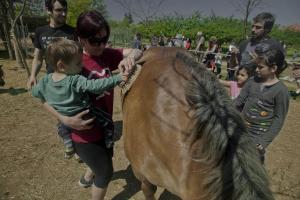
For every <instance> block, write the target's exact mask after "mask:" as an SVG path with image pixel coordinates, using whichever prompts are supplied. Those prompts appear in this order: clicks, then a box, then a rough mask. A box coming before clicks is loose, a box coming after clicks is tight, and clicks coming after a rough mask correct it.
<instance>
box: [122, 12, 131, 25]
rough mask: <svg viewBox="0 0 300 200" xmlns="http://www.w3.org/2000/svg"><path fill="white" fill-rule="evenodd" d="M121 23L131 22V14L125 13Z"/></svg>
mask: <svg viewBox="0 0 300 200" xmlns="http://www.w3.org/2000/svg"><path fill="white" fill-rule="evenodd" d="M123 23H125V24H127V25H129V24H132V23H133V19H132V15H131V13H125V15H124V18H123Z"/></svg>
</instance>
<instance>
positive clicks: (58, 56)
mask: <svg viewBox="0 0 300 200" xmlns="http://www.w3.org/2000/svg"><path fill="white" fill-rule="evenodd" d="M81 52H82V49H81V47H80V46H79V44H78V43H77V42H75V41H73V40H68V39H65V38H54V39H53V40H52V42H51V44H50V45H49V46H48V47H47V49H46V60H47V63H48V64H49V65H50V67H52V69H56V68H57V62H58V61H59V60H61V61H62V62H64V63H66V64H69V63H70V62H71V61H72V60H73V59H74V57H76V56H80V54H81Z"/></svg>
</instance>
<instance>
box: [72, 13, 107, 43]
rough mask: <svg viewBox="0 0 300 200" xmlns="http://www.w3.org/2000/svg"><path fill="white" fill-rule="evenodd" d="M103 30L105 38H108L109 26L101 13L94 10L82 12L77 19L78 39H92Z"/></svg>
mask: <svg viewBox="0 0 300 200" xmlns="http://www.w3.org/2000/svg"><path fill="white" fill-rule="evenodd" d="M103 29H105V30H106V32H107V38H109V35H110V28H109V25H108V23H107V21H106V20H105V18H104V17H103V16H102V15H101V13H99V12H98V11H96V10H91V11H86V12H83V13H81V14H80V15H79V17H78V18H77V26H76V35H77V36H78V37H80V38H89V37H93V36H95V35H97V34H98V33H99V32H100V31H101V30H103Z"/></svg>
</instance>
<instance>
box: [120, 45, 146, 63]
mask: <svg viewBox="0 0 300 200" xmlns="http://www.w3.org/2000/svg"><path fill="white" fill-rule="evenodd" d="M142 55H143V52H142V51H141V50H139V49H128V48H127V49H123V57H124V58H133V59H134V60H135V61H136V60H138V59H140V58H141V57H142Z"/></svg>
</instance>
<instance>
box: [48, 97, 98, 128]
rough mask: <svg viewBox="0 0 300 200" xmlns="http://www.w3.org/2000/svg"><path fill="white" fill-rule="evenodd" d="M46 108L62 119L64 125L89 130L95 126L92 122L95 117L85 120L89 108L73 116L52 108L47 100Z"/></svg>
mask: <svg viewBox="0 0 300 200" xmlns="http://www.w3.org/2000/svg"><path fill="white" fill-rule="evenodd" d="M43 106H44V108H45V109H46V110H47V111H48V112H49V113H51V114H52V115H53V116H54V117H56V118H57V119H58V120H59V121H61V122H62V123H63V124H64V125H66V126H68V127H70V128H72V129H76V130H87V129H91V128H92V127H93V124H92V122H93V121H94V120H95V118H91V119H88V120H83V119H82V117H83V116H84V115H86V114H87V113H88V112H89V110H85V111H82V112H81V113H78V114H77V115H75V116H73V117H68V116H64V115H61V114H60V113H58V112H57V111H56V110H55V109H54V108H52V107H51V106H50V105H49V104H48V103H47V102H44V103H43Z"/></svg>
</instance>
